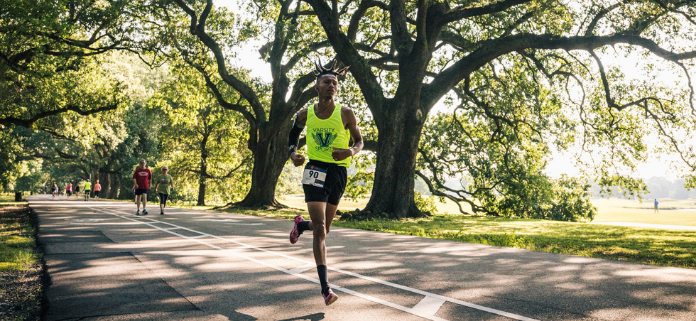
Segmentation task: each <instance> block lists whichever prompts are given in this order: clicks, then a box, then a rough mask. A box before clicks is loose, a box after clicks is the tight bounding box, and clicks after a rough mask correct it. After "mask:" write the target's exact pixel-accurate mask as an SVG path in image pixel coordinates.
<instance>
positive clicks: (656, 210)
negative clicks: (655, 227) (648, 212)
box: [653, 198, 660, 214]
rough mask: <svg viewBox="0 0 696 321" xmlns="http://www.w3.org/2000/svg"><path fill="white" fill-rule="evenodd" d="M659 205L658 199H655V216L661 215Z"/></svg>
mask: <svg viewBox="0 0 696 321" xmlns="http://www.w3.org/2000/svg"><path fill="white" fill-rule="evenodd" d="M658 204H660V203H658V202H657V198H656V199H655V211H654V212H653V214H655V213H657V214H660V210H659V209H658V208H657V205H658Z"/></svg>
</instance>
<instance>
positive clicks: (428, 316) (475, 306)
mask: <svg viewBox="0 0 696 321" xmlns="http://www.w3.org/2000/svg"><path fill="white" fill-rule="evenodd" d="M98 210H99V211H102V212H104V211H103V210H102V209H98ZM110 210H111V211H115V212H117V213H121V212H119V211H118V210H113V209H110ZM107 214H110V215H114V216H117V217H120V218H123V219H126V220H130V221H134V222H140V223H142V224H145V225H148V226H151V227H153V228H156V229H158V230H162V231H165V232H167V233H171V234H173V235H176V236H179V237H182V238H185V239H191V240H193V241H196V242H198V243H201V244H203V245H206V246H209V247H212V248H215V249H218V250H221V251H225V252H228V253H231V254H233V255H235V256H238V257H240V258H244V259H246V260H249V261H252V262H256V263H259V264H261V265H264V266H267V267H270V268H272V269H275V270H278V271H281V272H285V273H288V274H291V275H295V276H297V277H300V278H303V279H306V280H308V281H311V282H314V283H319V280H317V279H314V278H311V277H308V276H306V275H303V274H301V272H300V273H295V272H293V271H292V270H287V269H284V268H281V267H277V266H274V265H272V264H269V263H266V262H263V261H259V260H257V259H254V258H250V257H248V256H246V255H243V254H240V253H236V252H235V251H236V250H238V249H242V248H250V249H254V250H257V251H261V252H266V253H269V254H273V255H277V256H281V257H284V258H287V259H290V260H293V261H297V262H301V263H305V264H314V263H312V262H309V261H305V260H302V259H298V258H295V257H292V256H289V255H285V254H282V253H278V252H274V251H270V250H266V249H264V248H260V247H256V246H253V245H249V244H246V243H242V242H237V241H235V240H230V239H226V238H223V237H220V236H216V235H212V234H209V237H211V238H216V239H220V240H224V241H227V242H231V243H235V244H237V245H240V246H241V247H240V248H235V249H223V248H221V247H218V246H216V245H212V244H209V243H206V242H203V241H201V240H198V239H195V238H193V237H188V236H184V235H181V234H178V233H175V232H171V231H170V230H171V229H164V228H161V227H158V226H155V225H153V224H151V223H147V222H143V221H139V220H135V219H132V218H129V217H125V216H122V215H118V214H113V213H107ZM121 214H123V213H121ZM147 220H150V221H153V223H154V222H156V223H163V224H167V225H170V226H175V227H177V228H180V229H183V230H186V231H189V232H194V233H200V234H204V233H203V232H199V231H196V230H192V229H189V228H186V227H183V226H179V225H175V224H172V223H168V222H162V221H158V220H155V219H151V218H147ZM328 269H329V270H332V271H335V272H339V273H343V274H346V275H350V276H353V277H356V278H361V279H364V280H368V281H372V282H374V283H379V284H383V285H387V286H391V287H394V288H397V289H401V290H405V291H409V292H412V293H417V294H421V295H423V296H426V297H430V298H432V299H437V300H440V301H445V302H452V303H456V304H459V305H462V306H466V307H469V308H473V309H477V310H481V311H485V312H488V313H492V314H497V315H500V316H504V317H507V318H510V319H514V320H520V321H538V320H536V319H532V318H528V317H525V316H521V315H517V314H514V313H509V312H505V311H501V310H498V309H493V308H489V307H485V306H482V305H478V304H474V303H471V302H466V301H461V300H457V299H453V298H448V297H445V296H441V295H438V294H435V293H430V292H427V291H423V290H419V289H415V288H411V287H408V286H405V285H401V284H396V283H392V282H388V281H383V280H380V279H376V278H373V277H369V276H365V275H362V274H358V273H353V272H350V271H346V270H341V269H337V268H331V267H329V268H328ZM303 272H304V271H303ZM331 287H332V289H335V290H339V291H341V292H345V293H348V294H352V295H355V296H358V297H361V298H364V299H367V300H370V301H373V302H376V303H380V304H382V305H386V306H389V307H392V308H395V309H398V310H401V311H404V312H408V313H411V314H414V315H417V316H420V317H423V318H426V319H429V320H445V319H442V318H438V317H435V316H434V315H433V314H434V313H432V314H424V313H423V312H421V311H419V310H415V309H414V308H415V307H414V308H407V307H404V306H401V305H398V304H394V303H391V302H388V301H384V300H382V299H378V298H375V297H372V296H369V295H366V294H362V293H359V292H355V291H353V290H350V289H347V288H344V287H341V286H338V285H335V284H331ZM424 300H425V299H424ZM421 302H422V301H421ZM416 306H418V304H417V305H416ZM427 312H428V313H429V312H430V311H427ZM435 312H437V311H435Z"/></svg>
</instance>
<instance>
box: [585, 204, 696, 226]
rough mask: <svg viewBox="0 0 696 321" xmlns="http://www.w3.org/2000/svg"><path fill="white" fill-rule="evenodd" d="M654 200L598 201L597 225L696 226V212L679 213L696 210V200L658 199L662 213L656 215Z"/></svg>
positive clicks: (595, 220)
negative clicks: (603, 223) (616, 223)
mask: <svg viewBox="0 0 696 321" xmlns="http://www.w3.org/2000/svg"><path fill="white" fill-rule="evenodd" d="M653 201H654V200H653V199H649V200H644V201H643V202H642V203H641V202H640V201H637V200H624V199H616V198H611V199H596V200H592V204H594V205H595V206H596V207H597V210H598V214H597V217H595V219H594V221H593V222H595V223H600V222H628V223H646V224H666V225H687V226H696V211H679V210H680V209H693V208H696V205H694V204H695V203H696V200H673V199H658V200H657V201H658V202H659V203H660V212H659V213H655V211H654V209H653Z"/></svg>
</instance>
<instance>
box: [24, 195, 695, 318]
mask: <svg viewBox="0 0 696 321" xmlns="http://www.w3.org/2000/svg"><path fill="white" fill-rule="evenodd" d="M28 200H29V203H30V206H31V207H32V208H33V209H34V210H35V211H36V213H37V214H38V217H39V241H40V242H41V243H42V244H43V246H44V249H45V256H44V257H45V260H46V264H47V266H48V272H49V276H50V279H51V285H50V286H49V288H48V290H47V295H48V311H47V313H46V315H45V319H46V320H77V319H80V320H696V271H695V270H690V269H679V268H666V267H655V266H650V265H642V264H632V263H624V262H616V261H607V260H600V259H591V258H584V257H578V256H569V255H560V254H551V253H541V252H534V251H527V250H520V249H512V248H502V247H494V246H486V245H481V244H469V243H457V242H449V241H443V240H433V239H427V238H420V237H413V236H400V235H392V234H385V233H377V232H368V231H362V230H353V229H347V228H339V227H333V228H332V229H331V232H330V233H329V235H328V238H327V249H328V266H329V269H330V270H329V282H330V283H331V284H332V287H333V289H334V291H335V292H336V294H338V295H339V296H340V298H339V299H338V301H337V302H336V303H334V304H333V305H331V306H329V307H326V306H325V305H324V302H323V299H322V298H321V295H320V289H319V285H318V280H317V274H316V268H315V265H314V263H313V262H314V260H313V256H312V247H311V244H312V236H311V235H310V234H311V233H305V235H303V236H302V237H301V238H300V241H299V242H298V243H297V244H295V245H291V244H290V243H289V241H288V233H289V231H290V229H291V228H292V222H291V221H286V220H275V219H268V218H261V217H253V216H245V215H235V214H229V213H216V212H211V211H205V212H203V211H195V210H187V209H175V208H172V209H169V210H168V211H167V212H166V214H165V215H162V216H161V215H159V214H158V212H159V211H157V210H156V209H157V207H156V206H149V207H150V208H151V209H153V211H152V212H151V213H150V214H149V215H147V216H135V215H134V214H135V205H134V204H132V203H123V202H102V201H100V202H94V201H89V202H85V201H78V200H76V199H75V198H72V199H71V200H70V201H68V200H66V199H65V198H64V197H63V198H56V199H55V200H53V199H51V197H50V196H34V197H29V198H28ZM151 205H154V204H151Z"/></svg>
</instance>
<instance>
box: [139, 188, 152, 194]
mask: <svg viewBox="0 0 696 321" xmlns="http://www.w3.org/2000/svg"><path fill="white" fill-rule="evenodd" d="M149 191H150V190H149V189H147V188H138V189H136V190H135V195H143V194H147V192H149Z"/></svg>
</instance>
